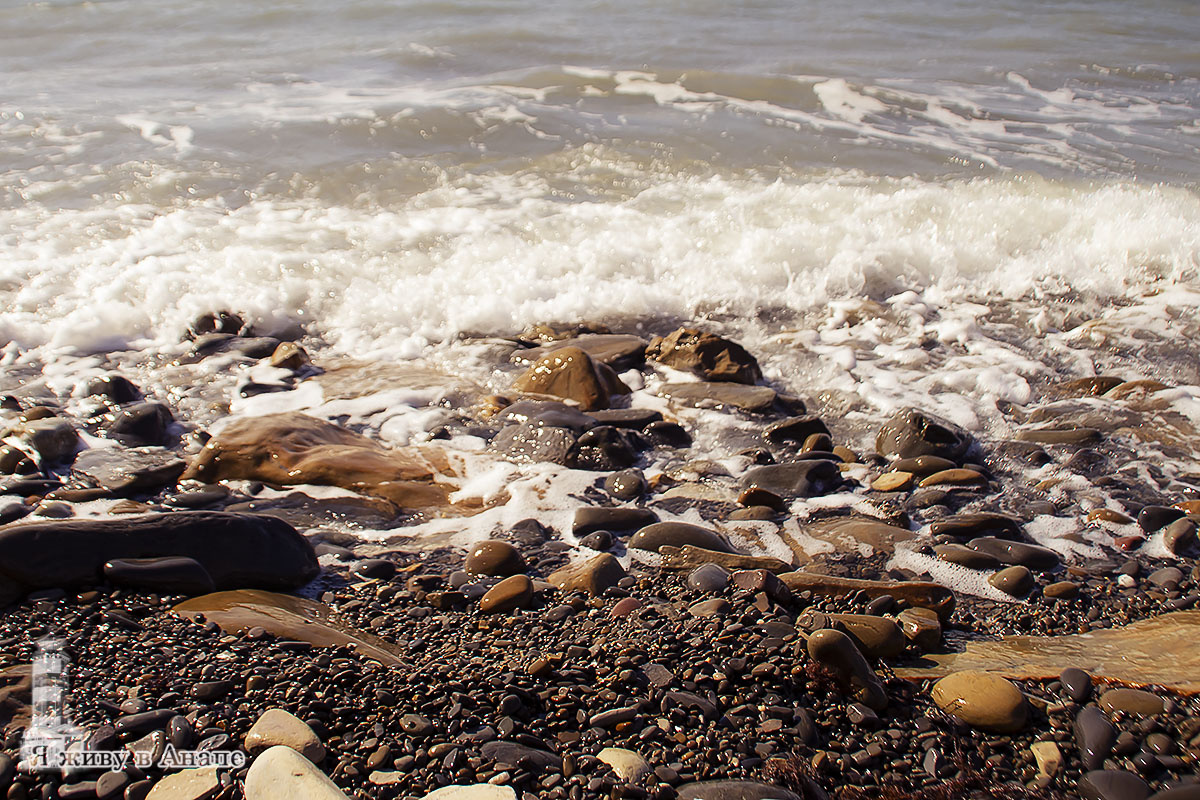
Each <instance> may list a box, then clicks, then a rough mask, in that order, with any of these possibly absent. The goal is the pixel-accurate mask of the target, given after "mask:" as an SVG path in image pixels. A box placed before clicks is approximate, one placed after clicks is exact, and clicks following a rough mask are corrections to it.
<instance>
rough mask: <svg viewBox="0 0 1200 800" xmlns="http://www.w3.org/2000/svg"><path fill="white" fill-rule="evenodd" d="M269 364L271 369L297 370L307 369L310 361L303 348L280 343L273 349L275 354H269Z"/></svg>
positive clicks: (293, 344)
mask: <svg viewBox="0 0 1200 800" xmlns="http://www.w3.org/2000/svg"><path fill="white" fill-rule="evenodd" d="M269 363H270V364H271V366H272V367H278V368H280V369H291V370H297V369H301V368H302V367H307V366H308V365H309V364H311V363H312V361H311V360H309V357H308V353H306V352H305V350H304V348H303V347H301V346H300V345H298V344H296V343H295V342H280V343H279V346H278V347H276V348H275V352H274V353H272V354H271V361H270V362H269Z"/></svg>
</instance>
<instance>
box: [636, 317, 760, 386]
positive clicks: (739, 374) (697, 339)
mask: <svg viewBox="0 0 1200 800" xmlns="http://www.w3.org/2000/svg"><path fill="white" fill-rule="evenodd" d="M646 358H648V359H650V360H652V361H657V362H659V363H660V364H665V365H667V366H669V367H674V368H675V369H679V370H690V371H691V372H693V373H695V374H696V375H699V376H700V377H701V378H703V379H704V380H708V381H729V382H732V383H745V384H754V383H758V381H760V380H762V371H761V370H760V369H759V367H758V362H757V361H755V359H754V356H752V355H750V354H749V353H747V352H746V350H745V348H743V347H742V346H741V345H739V344H737V343H736V342H732V341H730V340H728V339H724V338H722V337H720V336H716V335H714V334H711V333H704V332H701V331H698V330H695V329H692V328H679V329H678V330H676V331H674V332H673V333H671V334H669V335H667V336H665V337H657V336H656V337H655V338H654V339H652V340H651V342H650V345H649V346H648V347H647V348H646Z"/></svg>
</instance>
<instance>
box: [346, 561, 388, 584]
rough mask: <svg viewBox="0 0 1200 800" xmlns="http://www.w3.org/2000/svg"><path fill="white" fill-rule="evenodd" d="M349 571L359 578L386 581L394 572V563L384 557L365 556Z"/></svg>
mask: <svg viewBox="0 0 1200 800" xmlns="http://www.w3.org/2000/svg"><path fill="white" fill-rule="evenodd" d="M350 572H351V573H352V574H354V575H355V576H356V577H359V578H365V579H367V580H377V581H386V580H390V579H391V577H392V576H393V575H395V574H396V565H395V564H394V563H392V562H391V561H388V560H387V559H386V558H365V559H363V560H362V561H359V562H357V563H355V565H354V566H353V567H351V568H350Z"/></svg>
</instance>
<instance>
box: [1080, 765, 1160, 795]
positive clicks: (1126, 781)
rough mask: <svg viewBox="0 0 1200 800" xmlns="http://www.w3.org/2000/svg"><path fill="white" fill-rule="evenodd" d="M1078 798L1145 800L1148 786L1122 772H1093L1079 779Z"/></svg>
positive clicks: (1148, 793) (1134, 776)
mask: <svg viewBox="0 0 1200 800" xmlns="http://www.w3.org/2000/svg"><path fill="white" fill-rule="evenodd" d="M1079 796H1080V797H1081V798H1082V800H1146V798H1147V797H1149V796H1150V784H1148V783H1146V782H1145V781H1144V780H1142V779H1141V778H1140V777H1138V776H1137V775H1134V774H1133V773H1132V772H1125V771H1124V770H1118V769H1106V770H1093V771H1091V772H1088V773H1085V774H1084V776H1083V777H1082V778H1080V779H1079Z"/></svg>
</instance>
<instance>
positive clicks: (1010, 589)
mask: <svg viewBox="0 0 1200 800" xmlns="http://www.w3.org/2000/svg"><path fill="white" fill-rule="evenodd" d="M988 583H990V584H991V585H992V586H995V587H996V588H997V589H999V590H1000V591H1002V592H1004V593H1005V594H1008V595H1012V596H1013V597H1024V596H1025V595H1027V594H1029V592H1030V590H1032V589H1033V585H1034V579H1033V573H1032V572H1030V571H1029V568H1028V567H1021V566H1016V567H1008V568H1007V569H1002V570H1000V571H999V572H997V573H995V574H993V575H991V576H990V577H988Z"/></svg>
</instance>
